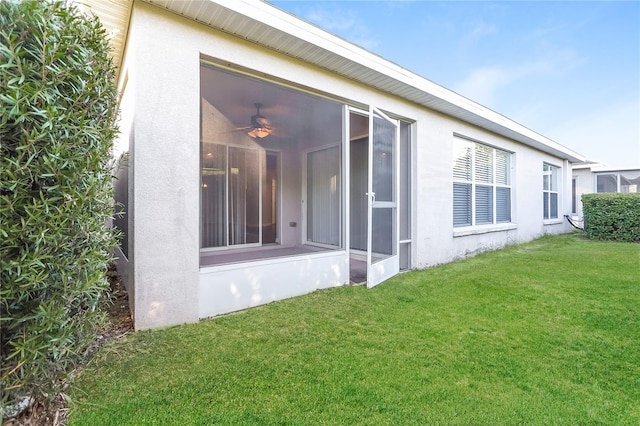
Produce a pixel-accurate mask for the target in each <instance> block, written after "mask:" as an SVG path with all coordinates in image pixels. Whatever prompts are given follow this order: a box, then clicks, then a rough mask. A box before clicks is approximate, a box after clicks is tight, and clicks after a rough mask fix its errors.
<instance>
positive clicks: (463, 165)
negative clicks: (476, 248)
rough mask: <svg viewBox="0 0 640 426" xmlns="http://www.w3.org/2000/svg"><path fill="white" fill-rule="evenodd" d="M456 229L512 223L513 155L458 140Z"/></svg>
mask: <svg viewBox="0 0 640 426" xmlns="http://www.w3.org/2000/svg"><path fill="white" fill-rule="evenodd" d="M453 151H454V159H453V226H454V227H461V226H473V225H489V224H494V223H508V222H511V155H512V154H511V153H510V152H507V151H503V150H500V149H496V148H493V147H490V146H488V145H483V144H481V143H476V142H471V141H468V140H464V139H460V138H456V139H454V144H453Z"/></svg>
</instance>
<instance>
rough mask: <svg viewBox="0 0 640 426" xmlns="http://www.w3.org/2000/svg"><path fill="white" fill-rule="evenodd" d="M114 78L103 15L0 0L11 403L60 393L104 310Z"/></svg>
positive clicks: (6, 389)
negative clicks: (26, 397)
mask: <svg viewBox="0 0 640 426" xmlns="http://www.w3.org/2000/svg"><path fill="white" fill-rule="evenodd" d="M114 77H115V68H114V66H113V65H112V62H111V59H110V57H109V47H108V41H107V37H106V32H105V30H104V29H103V28H102V27H101V25H100V23H99V22H98V20H97V18H90V17H87V16H85V15H83V14H82V13H81V12H80V11H79V10H78V9H76V8H75V7H74V6H70V5H68V4H65V3H63V2H61V1H45V0H23V1H18V0H3V1H0V141H1V142H0V144H1V145H0V151H1V164H0V185H1V186H0V221H1V223H0V238H1V240H2V247H1V252H0V262H1V271H0V274H1V275H0V278H1V280H2V286H1V287H0V321H1V324H0V325H1V326H2V333H1V336H2V337H1V338H0V344H1V350H2V366H1V370H0V376H1V379H2V383H1V385H2V389H3V392H2V401H0V402H2V403H6V402H8V401H11V400H15V399H16V398H17V397H19V396H25V395H30V396H32V397H34V398H36V399H38V398H42V397H43V396H47V395H48V396H51V397H53V396H54V395H55V394H56V393H57V392H59V391H60V389H61V387H60V386H61V382H62V380H61V379H62V378H64V375H65V374H67V373H68V372H69V371H70V369H71V368H72V367H73V366H74V365H76V363H78V362H80V361H82V359H83V357H84V356H86V353H87V349H88V348H89V346H90V345H91V344H92V343H93V342H94V339H95V330H96V325H97V324H99V322H100V320H101V318H103V316H102V314H101V312H100V309H99V305H100V304H101V302H102V301H103V299H104V298H105V296H106V290H107V289H108V281H107V278H106V276H105V271H106V267H107V265H108V263H109V262H110V261H111V252H112V247H113V245H114V243H115V236H114V232H113V231H111V230H110V229H107V228H106V227H105V223H106V222H107V221H108V220H109V219H110V218H111V216H112V213H113V201H112V199H113V198H112V183H113V182H112V179H113V177H112V172H111V167H110V156H111V147H112V141H113V139H114V137H115V135H116V132H117V128H116V108H117V90H116V86H115V79H114Z"/></svg>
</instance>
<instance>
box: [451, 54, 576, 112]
mask: <svg viewBox="0 0 640 426" xmlns="http://www.w3.org/2000/svg"><path fill="white" fill-rule="evenodd" d="M586 62H587V60H586V58H584V57H581V56H579V55H578V54H577V53H576V52H575V51H573V50H571V49H564V50H563V49H548V50H547V51H545V53H544V56H541V57H539V58H538V59H536V60H530V61H526V62H522V63H519V64H512V65H507V66H485V67H480V68H473V69H471V70H469V72H468V73H467V76H466V77H465V78H464V79H463V80H462V81H460V82H458V83H456V84H454V85H453V86H452V87H453V90H454V91H456V92H458V93H459V94H461V95H463V96H465V97H467V98H470V99H473V100H474V101H476V102H479V103H481V104H483V105H486V106H488V107H493V108H498V107H499V105H496V103H497V99H498V97H499V96H500V95H502V94H504V93H505V92H506V89H507V88H508V87H509V86H511V85H514V84H515V83H520V84H524V83H522V82H521V81H522V80H524V79H531V78H532V77H534V78H536V81H535V83H533V84H535V85H540V84H544V78H547V77H549V76H559V75H567V74H570V73H571V71H573V70H574V69H576V68H578V67H580V66H582V65H584V64H585V63H586ZM498 109H499V108H498Z"/></svg>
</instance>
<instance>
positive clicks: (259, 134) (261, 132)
mask: <svg viewBox="0 0 640 426" xmlns="http://www.w3.org/2000/svg"><path fill="white" fill-rule="evenodd" d="M247 134H248V135H249V136H251V137H252V138H256V139H261V138H264V137H267V136H269V135H270V134H271V130H269V129H267V128H265V127H256V128H253V129H251V130H250V131H249V132H247Z"/></svg>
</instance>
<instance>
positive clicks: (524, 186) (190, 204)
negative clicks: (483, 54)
mask: <svg viewBox="0 0 640 426" xmlns="http://www.w3.org/2000/svg"><path fill="white" fill-rule="evenodd" d="M131 28H132V30H131V31H130V32H129V37H128V46H127V54H126V59H125V65H126V69H127V75H128V79H129V87H128V88H127V90H128V91H130V92H129V93H130V94H131V93H132V96H133V102H132V105H134V106H135V107H134V109H135V118H134V120H135V126H132V127H131V137H130V140H131V141H132V144H131V148H130V149H131V153H130V156H131V161H132V169H131V176H130V187H131V188H133V192H132V193H131V198H130V209H131V212H130V220H131V221H132V220H134V219H133V218H135V224H134V223H131V222H130V230H129V231H130V234H131V237H130V240H131V242H130V245H129V252H130V256H129V265H128V268H129V271H130V272H131V273H130V274H129V281H130V283H129V285H131V283H134V287H135V290H134V291H133V292H131V293H133V295H134V316H135V326H136V328H138V329H141V328H149V327H159V326H168V325H173V324H180V323H185V322H193V321H197V320H198V319H199V318H202V317H207V316H210V315H215V314H219V313H223V312H228V311H230V310H235V309H243V308H246V307H250V306H255V305H257V304H261V303H267V302H270V301H272V300H277V299H281V298H284V297H290V296H293V295H298V294H303V293H305V292H309V291H313V290H315V289H317V288H325V287H329V286H334V285H343V284H345V283H347V282H348V253H346V252H345V251H343V250H341V251H338V252H335V253H333V254H330V255H321V256H317V255H316V256H311V257H309V258H308V259H305V258H291V259H279V260H278V262H279V263H278V262H276V263H274V265H275V266H273V265H271V263H270V262H262V263H260V262H255V263H254V264H253V265H252V264H250V263H249V264H246V265H236V266H222V267H217V268H203V269H202V270H201V268H200V263H199V262H200V237H199V235H200V229H199V226H200V225H199V224H200V216H199V215H200V191H199V188H200V104H201V101H200V63H201V61H202V60H206V61H210V62H212V63H216V64H220V65H224V66H226V67H229V68H230V69H237V70H242V71H244V72H247V71H250V72H251V73H252V74H253V75H255V76H257V77H263V78H267V79H277V80H279V81H284V82H287V84H289V85H291V86H294V87H298V88H304V89H306V90H309V91H313V92H316V93H320V94H323V95H325V96H328V97H331V98H333V99H335V100H339V101H342V102H344V103H346V104H348V105H350V106H354V107H360V108H364V109H367V108H368V106H369V105H373V106H376V107H378V108H380V109H381V110H383V111H385V112H388V113H390V114H392V115H393V116H394V117H401V118H403V119H404V120H406V121H408V122H413V123H414V125H413V128H412V135H413V140H412V167H413V170H412V182H411V186H412V200H411V206H412V235H411V240H412V259H411V261H412V267H414V268H425V267H429V266H432V265H436V264H441V263H446V262H449V261H452V260H455V259H458V258H462V257H466V256H470V255H474V254H476V253H478V252H481V251H486V250H491V249H496V248H500V247H503V246H505V245H509V244H514V243H519V242H523V241H527V240H531V239H533V238H536V237H538V236H541V235H543V234H545V233H559V232H567V231H568V230H569V228H568V227H567V225H566V224H565V223H564V222H563V220H562V215H564V214H568V213H570V210H571V198H570V197H571V173H570V167H569V164H568V162H567V161H565V160H562V159H560V158H556V157H554V156H552V155H550V154H545V153H543V152H541V151H538V150H536V149H534V148H531V147H529V146H526V145H523V144H521V143H517V142H515V141H513V140H511V139H508V138H506V137H504V136H499V135H497V134H495V133H492V132H490V131H488V130H484V129H481V128H479V127H476V126H473V125H470V124H467V123H465V122H463V121H460V120H459V119H454V118H451V117H449V116H447V115H445V114H442V113H438V112H434V111H432V110H429V109H426V108H423V107H419V106H418V105H416V104H414V103H411V102H408V101H406V100H404V99H401V98H399V97H395V96H392V95H390V94H388V93H384V92H382V91H379V90H376V89H374V88H371V87H367V86H364V85H363V84H360V83H355V82H353V81H349V80H347V79H346V78H343V77H339V76H337V75H336V74H334V73H330V72H328V71H326V70H324V69H321V68H317V67H315V66H310V65H308V64H305V63H303V62H301V61H300V60H297V59H293V58H291V57H288V56H285V55H283V54H279V53H277V52H273V51H268V50H267V49H265V48H263V47H260V46H258V45H256V44H253V43H249V42H247V41H244V40H241V39H239V38H236V37H233V36H230V35H229V34H226V33H222V32H220V31H217V30H214V29H211V28H209V27H206V26H204V25H202V24H198V23H195V22H193V21H189V20H186V19H184V18H181V17H180V16H177V15H175V14H172V13H170V12H167V11H165V10H163V9H160V8H158V7H155V6H151V5H148V4H146V3H140V2H136V3H135V4H134V10H133V15H132V18H131ZM129 108H131V107H129ZM455 135H461V136H464V137H466V138H471V139H473V140H475V141H478V142H480V143H484V144H488V145H491V146H493V147H496V148H499V149H501V150H506V151H509V152H512V153H513V157H512V160H513V161H512V174H511V178H512V181H511V187H512V191H511V202H512V209H511V216H512V221H511V223H509V224H502V225H496V226H490V227H476V228H474V229H472V230H466V231H464V232H462V231H461V230H459V229H456V228H454V227H453V191H452V186H453V173H452V165H453V149H452V144H453V140H454V138H455V137H456V136H455ZM133 141H134V142H135V143H133ZM336 142H339V141H336ZM287 155H290V156H291V157H286V158H283V159H282V160H283V162H286V164H287V167H286V168H285V169H284V170H283V174H284V176H283V177H284V178H283V181H284V182H295V185H297V186H296V187H295V188H294V187H287V188H282V194H283V197H285V198H283V200H282V203H281V204H282V206H291V205H292V204H293V203H292V202H288V200H287V199H286V197H290V200H296V199H300V198H301V193H302V191H303V188H302V185H301V183H300V181H301V180H302V179H298V178H297V177H302V176H303V175H304V173H303V170H302V163H301V162H300V161H299V158H300V157H301V156H302V153H301V152H297V153H296V152H291V151H289V153H288V154H287ZM293 157H296V158H293ZM543 163H549V164H552V165H554V166H557V167H559V168H560V169H561V170H562V174H561V182H562V185H561V189H560V205H559V218H558V220H553V221H547V222H545V221H543V212H542V210H543V208H542V206H543V193H542V168H543ZM295 207H296V208H291V207H282V209H283V211H282V218H283V223H284V224H288V223H289V222H296V223H298V224H300V223H302V221H303V219H304V218H303V217H302V215H301V213H300V211H301V210H300V208H299V206H295ZM287 208H289V209H290V210H286V209H287ZM345 222H346V221H345ZM298 232H299V230H293V229H289V230H287V228H286V225H285V227H284V228H283V233H282V244H283V245H288V244H291V245H293V244H296V243H299V241H300V235H299V234H298ZM312 261H313V262H312ZM278 265H279V266H278ZM251 268H254V269H251ZM278 268H280V269H278ZM318 268H324V270H325V272H324V274H325V275H326V276H325V277H324V278H325V279H324V281H322V282H314V281H313V279H314V278H313V277H316V276H318V274H320V275H322V274H323V272H319V271H318ZM296 271H297V273H296ZM278 273H280V274H281V276H276V278H277V279H275V280H274V279H270V280H267V281H261V282H262V283H263V284H261V285H260V286H259V291H256V288H255V287H254V286H252V282H253V283H255V282H256V281H255V277H269V276H270V277H272V278H273V276H274V274H275V275H277V274H278ZM345 274H346V275H345ZM234 286H235V287H234ZM234 289H235V290H234ZM238 294H240V295H241V296H238Z"/></svg>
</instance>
